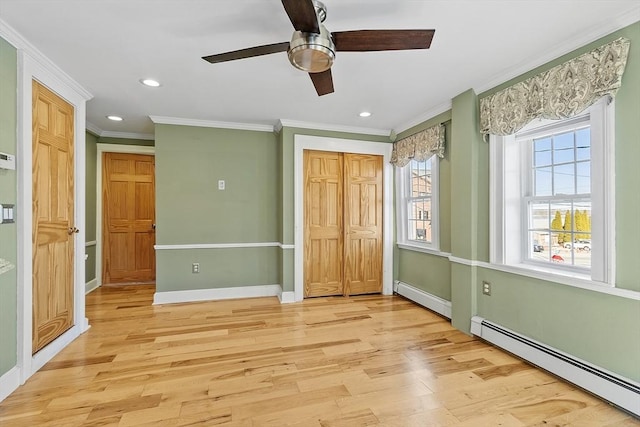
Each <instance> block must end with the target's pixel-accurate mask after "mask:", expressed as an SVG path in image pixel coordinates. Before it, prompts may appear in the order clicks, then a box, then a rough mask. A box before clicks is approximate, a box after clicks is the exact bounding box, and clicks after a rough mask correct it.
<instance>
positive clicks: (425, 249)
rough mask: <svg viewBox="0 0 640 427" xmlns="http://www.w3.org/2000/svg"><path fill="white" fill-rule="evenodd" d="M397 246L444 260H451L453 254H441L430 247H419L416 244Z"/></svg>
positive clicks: (398, 244) (399, 244)
mask: <svg viewBox="0 0 640 427" xmlns="http://www.w3.org/2000/svg"><path fill="white" fill-rule="evenodd" d="M397 246H398V248H400V249H405V250H407V251H414V252H421V253H423V254H429V255H435V256H439V257H444V258H449V257H450V256H451V254H450V253H448V252H440V251H439V250H438V249H435V248H432V247H429V246H423V245H418V244H415V243H413V244H412V243H397Z"/></svg>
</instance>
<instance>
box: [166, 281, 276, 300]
mask: <svg viewBox="0 0 640 427" xmlns="http://www.w3.org/2000/svg"><path fill="white" fill-rule="evenodd" d="M281 294H283V292H282V287H281V286H280V285H259V286H242V287H233V288H211V289H191V290H188V291H168V292H156V293H155V295H154V296H153V304H154V305H159V304H176V303H183V302H196V301H216V300H223V299H236V298H260V297H280V295H281Z"/></svg>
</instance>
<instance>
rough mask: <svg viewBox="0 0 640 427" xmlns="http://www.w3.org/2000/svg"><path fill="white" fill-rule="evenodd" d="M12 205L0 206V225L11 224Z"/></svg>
mask: <svg viewBox="0 0 640 427" xmlns="http://www.w3.org/2000/svg"><path fill="white" fill-rule="evenodd" d="M13 207H14V205H7V204H4V205H0V224H11V223H12V222H14V221H13Z"/></svg>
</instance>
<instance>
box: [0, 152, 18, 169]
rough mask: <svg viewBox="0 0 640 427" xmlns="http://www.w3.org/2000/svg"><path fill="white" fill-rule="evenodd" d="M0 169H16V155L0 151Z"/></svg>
mask: <svg viewBox="0 0 640 427" xmlns="http://www.w3.org/2000/svg"><path fill="white" fill-rule="evenodd" d="M0 169H10V170H16V156H14V155H11V154H7V153H0Z"/></svg>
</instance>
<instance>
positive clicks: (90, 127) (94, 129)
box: [85, 122, 156, 141]
mask: <svg viewBox="0 0 640 427" xmlns="http://www.w3.org/2000/svg"><path fill="white" fill-rule="evenodd" d="M85 127H86V130H87V131H88V132H91V133H92V134H94V135H95V136H97V137H101V136H104V137H105V138H123V139H144V140H147V141H153V140H155V139H156V137H155V135H154V134H152V133H137V132H113V131H109V130H102V129H101V128H99V127H98V126H97V125H94V124H93V123H90V122H87V123H86V126H85Z"/></svg>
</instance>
